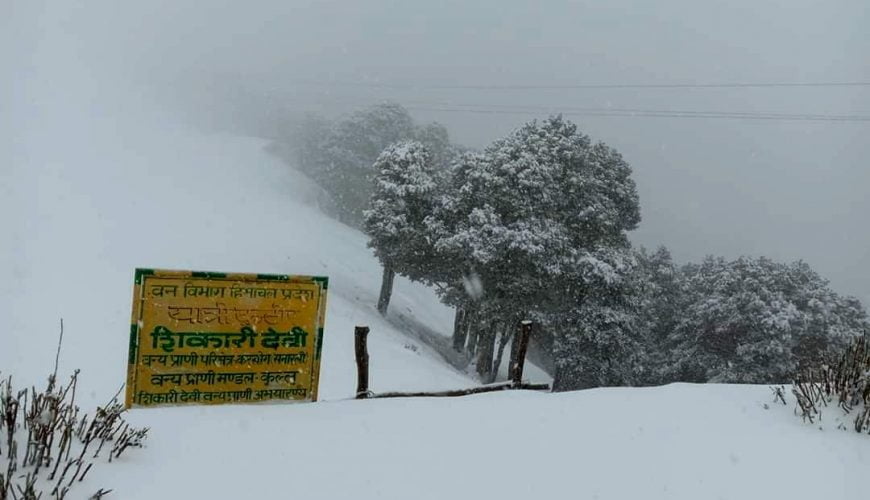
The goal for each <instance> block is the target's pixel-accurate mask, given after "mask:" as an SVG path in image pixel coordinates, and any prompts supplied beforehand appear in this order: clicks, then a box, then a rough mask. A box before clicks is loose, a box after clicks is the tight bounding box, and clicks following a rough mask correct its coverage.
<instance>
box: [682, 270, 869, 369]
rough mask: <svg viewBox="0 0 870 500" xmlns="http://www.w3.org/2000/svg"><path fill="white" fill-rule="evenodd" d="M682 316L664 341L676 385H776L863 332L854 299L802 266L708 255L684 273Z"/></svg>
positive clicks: (861, 313) (860, 312)
mask: <svg viewBox="0 0 870 500" xmlns="http://www.w3.org/2000/svg"><path fill="white" fill-rule="evenodd" d="M682 273H683V275H684V292H683V293H684V297H683V299H682V305H681V317H680V319H679V321H678V322H677V324H676V326H675V328H674V330H673V332H672V333H671V335H670V338H669V346H668V348H669V350H670V352H671V353H672V356H671V369H672V373H671V377H672V379H677V380H688V381H698V382H704V381H713V382H747V383H781V382H788V381H789V380H791V379H790V377H791V376H792V375H794V374H795V373H796V371H797V369H798V368H799V366H800V365H801V364H806V363H811V362H814V361H818V360H821V361H825V360H830V359H832V358H833V356H835V355H836V353H837V352H838V351H839V350H840V349H841V348H842V347H843V346H844V345H845V344H846V343H848V341H849V340H850V339H851V338H853V337H854V336H856V335H861V334H862V333H863V332H864V330H865V329H866V328H867V314H866V311H865V310H864V309H863V307H862V306H861V304H860V303H859V302H858V301H857V300H855V299H852V298H844V297H841V296H839V295H838V294H836V293H834V292H833V291H832V290H831V289H830V288H829V286H828V282H827V281H826V280H824V279H823V278H821V277H820V276H819V275H818V274H816V273H815V272H814V271H813V270H812V269H811V268H810V267H809V266H808V265H807V264H806V263H804V262H795V263H792V264H781V263H777V262H774V261H772V260H770V259H767V258H758V259H755V258H748V257H741V258H739V259H737V260H735V261H727V260H725V259H722V258H712V257H708V258H707V259H705V260H704V261H703V262H702V263H701V264H699V265H688V266H686V267H685V268H684V269H683V271H682Z"/></svg>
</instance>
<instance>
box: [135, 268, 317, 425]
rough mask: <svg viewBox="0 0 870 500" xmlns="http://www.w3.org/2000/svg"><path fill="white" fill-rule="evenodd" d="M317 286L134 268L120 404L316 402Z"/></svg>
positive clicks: (311, 279) (304, 279)
mask: <svg viewBox="0 0 870 500" xmlns="http://www.w3.org/2000/svg"><path fill="white" fill-rule="evenodd" d="M326 289H327V279H326V278H325V277H316V276H284V275H271V274H268V275H264V274H228V273H210V272H191V271H163V270H153V269H137V270H136V278H135V284H134V287H133V322H132V325H131V328H130V352H129V361H128V362H129V365H128V370H127V395H126V406H127V408H130V407H147V406H164V405H185V404H221V403H253V402H259V401H272V400H296V401H316V400H317V383H318V379H319V375H320V350H321V346H322V343H323V321H324V313H325V310H326Z"/></svg>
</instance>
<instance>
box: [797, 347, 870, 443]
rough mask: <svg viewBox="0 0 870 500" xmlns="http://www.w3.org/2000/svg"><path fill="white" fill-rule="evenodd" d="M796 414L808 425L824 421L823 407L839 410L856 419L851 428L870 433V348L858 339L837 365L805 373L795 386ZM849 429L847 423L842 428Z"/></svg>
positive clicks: (800, 376) (798, 378) (808, 370)
mask: <svg viewBox="0 0 870 500" xmlns="http://www.w3.org/2000/svg"><path fill="white" fill-rule="evenodd" d="M792 392H793V393H794V395H795V398H797V408H796V411H797V413H799V414H800V415H801V417H802V418H803V419H804V420H805V421H809V422H811V423H812V422H815V421H816V420H817V419H821V411H822V407H827V406H836V407H839V409H840V410H841V411H842V412H843V414H844V415H850V414H852V415H854V416H855V417H854V420H853V421H852V427H853V428H854V429H855V431H857V432H862V433H863V432H866V433H870V345H868V342H867V338H866V335H865V336H864V337H858V338H856V339H855V340H854V341H853V342H852V344H851V345H849V347H848V349H846V351H845V352H844V353H843V355H842V356H841V357H840V360H839V362H838V363H837V364H836V365H822V366H820V367H818V368H815V369H806V370H803V371H802V372H801V373H800V375H799V376H798V377H797V379H796V380H795V381H794V385H793V386H792ZM839 426H840V427H841V428H846V427H847V425H846V424H845V423H841V424H840V425H839Z"/></svg>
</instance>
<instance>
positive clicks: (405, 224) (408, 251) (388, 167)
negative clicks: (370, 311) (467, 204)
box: [363, 141, 438, 314]
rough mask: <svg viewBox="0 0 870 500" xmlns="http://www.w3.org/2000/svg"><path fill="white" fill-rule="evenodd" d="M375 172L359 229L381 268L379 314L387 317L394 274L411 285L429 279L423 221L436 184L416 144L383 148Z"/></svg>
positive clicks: (427, 157)
mask: <svg viewBox="0 0 870 500" xmlns="http://www.w3.org/2000/svg"><path fill="white" fill-rule="evenodd" d="M374 170H375V171H376V172H377V173H376V176H375V179H374V191H373V193H372V196H371V200H370V208H369V209H368V210H366V211H365V212H364V222H363V226H364V229H365V231H366V233H367V234H368V235H369V236H370V238H371V239H370V240H369V247H370V248H372V249H374V252H375V255H376V256H377V257H378V259H379V260H380V261H381V264H383V266H384V274H383V280H382V283H381V293H380V296H379V298H378V310H379V311H380V312H381V314H386V312H387V308H388V307H389V303H390V296H391V294H392V289H393V279H394V278H395V274H396V273H397V272H398V273H400V274H403V275H405V276H407V277H409V278H411V279H415V280H422V279H425V277H427V276H428V275H429V274H431V273H430V272H429V269H430V268H431V266H432V263H433V262H434V257H433V255H432V251H431V250H432V245H431V244H430V243H429V241H428V238H427V235H426V227H425V224H424V219H425V218H426V217H427V216H428V215H430V214H431V212H432V210H433V205H434V203H435V196H436V194H437V187H438V183H437V178H436V172H435V169H434V166H433V164H432V155H431V154H430V153H429V151H428V150H427V149H426V148H425V147H424V146H423V144H421V143H419V142H416V141H403V142H398V143H396V144H393V145H391V146H388V147H387V148H386V149H385V150H384V151H383V152H382V153H381V154H380V156H378V159H377V160H376V161H375V163H374Z"/></svg>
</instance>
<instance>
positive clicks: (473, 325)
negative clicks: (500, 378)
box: [462, 309, 480, 357]
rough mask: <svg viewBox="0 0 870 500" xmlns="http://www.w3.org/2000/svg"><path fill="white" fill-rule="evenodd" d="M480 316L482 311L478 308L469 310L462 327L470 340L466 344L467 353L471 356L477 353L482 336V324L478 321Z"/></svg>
mask: <svg viewBox="0 0 870 500" xmlns="http://www.w3.org/2000/svg"><path fill="white" fill-rule="evenodd" d="M479 317H480V312H479V310H478V309H469V310H468V312H466V313H465V319H464V320H463V323H464V324H463V325H462V329H463V330H464V331H465V335H466V336H467V337H468V342H467V343H466V344H465V353H466V354H468V355H469V356H470V357H471V356H474V355H475V353H477V343H478V342H477V341H478V338H479V337H480V324H479V323H478V318H479Z"/></svg>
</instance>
